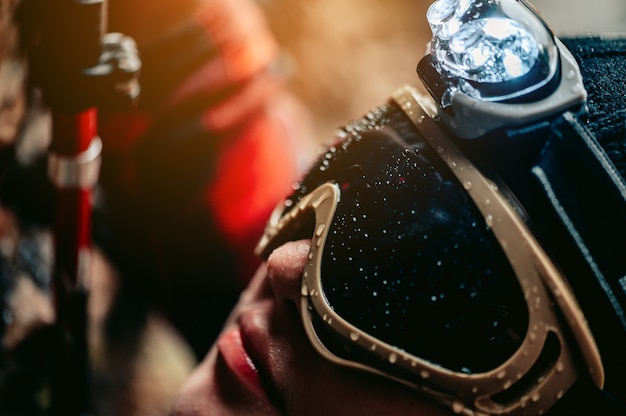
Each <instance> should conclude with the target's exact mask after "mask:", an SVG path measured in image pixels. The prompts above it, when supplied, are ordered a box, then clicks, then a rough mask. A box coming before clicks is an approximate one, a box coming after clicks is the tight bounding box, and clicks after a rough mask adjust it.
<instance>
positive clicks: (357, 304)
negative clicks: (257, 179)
mask: <svg viewBox="0 0 626 416" xmlns="http://www.w3.org/2000/svg"><path fill="white" fill-rule="evenodd" d="M436 111H437V109H436V107H435V106H434V103H433V102H432V100H431V99H430V97H424V96H422V95H420V94H419V93H417V92H416V91H415V90H414V89H412V88H410V87H405V88H402V89H400V90H398V91H397V92H395V93H394V94H393V96H392V98H391V100H390V102H389V103H388V104H387V105H385V106H383V107H381V108H379V109H377V110H375V111H373V112H372V113H370V114H369V115H368V116H367V117H365V118H364V119H363V120H361V121H359V122H355V123H354V124H352V125H350V126H348V127H346V128H345V129H344V130H342V131H341V133H340V135H339V139H338V140H337V142H336V143H335V144H334V145H333V146H330V147H329V148H328V150H327V152H326V153H325V154H323V155H322V156H321V157H320V159H319V161H318V163H317V164H316V165H315V166H314V167H313V168H312V170H311V171H310V173H309V175H307V176H306V177H305V178H304V179H303V180H302V181H301V182H300V183H299V187H298V189H296V190H295V192H294V193H293V195H291V196H290V197H289V198H288V199H287V200H286V201H285V202H284V204H281V205H280V206H279V207H278V208H277V209H276V211H275V212H274V214H273V215H272V217H271V219H270V221H269V223H268V226H267V228H266V232H265V235H264V236H263V238H262V240H261V242H260V243H259V246H258V248H257V252H258V253H259V254H260V255H261V256H263V257H267V256H268V255H269V254H270V252H271V251H272V250H273V249H274V248H276V247H278V246H279V245H280V244H282V243H284V242H286V241H289V240H295V239H299V238H311V239H312V242H311V250H310V253H309V256H308V262H307V264H306V266H305V269H304V272H303V277H302V308H301V309H302V320H303V323H304V327H305V329H306V333H307V335H308V337H309V339H310V341H311V343H312V344H313V346H314V347H315V348H316V349H317V350H318V351H319V352H320V354H322V355H323V356H324V357H325V358H327V359H328V360H330V361H332V362H334V363H337V364H339V365H342V366H346V367H351V368H355V369H360V370H365V371H368V372H371V373H375V374H378V375H381V376H384V377H387V378H390V379H393V380H396V381H399V382H401V383H403V384H407V385H410V386H412V387H414V388H415V389H417V390H419V391H421V392H423V393H424V394H426V395H429V396H430V397H432V398H434V399H435V400H436V401H438V402H440V403H443V404H444V405H446V406H448V407H449V408H451V409H452V410H453V411H454V412H456V413H458V414H503V413H506V414H521V413H526V412H527V413H529V414H541V413H543V412H544V411H545V410H547V409H548V408H550V407H551V406H552V405H553V404H554V403H555V402H556V401H557V400H559V399H560V398H561V397H562V396H563V395H564V394H565V392H566V391H567V390H568V389H569V388H570V387H571V386H572V385H573V384H574V382H575V381H576V380H577V379H579V378H581V377H590V378H591V380H592V381H593V382H594V383H595V384H596V385H597V386H599V387H601V386H602V384H603V379H604V373H603V368H602V363H601V360H600V357H599V353H598V350H597V347H596V344H595V342H594V339H593V337H592V335H591V333H590V331H589V328H588V326H587V324H586V320H585V318H584V316H583V313H582V311H581V310H580V308H579V306H578V304H577V301H576V299H575V298H574V295H573V293H572V291H571V290H570V288H569V286H568V284H567V283H566V279H565V278H564V276H562V275H561V273H560V271H559V269H558V268H557V267H556V266H555V265H554V264H553V262H552V261H551V259H550V257H549V256H548V255H547V254H546V252H545V251H544V249H543V248H542V246H541V244H540V243H539V241H538V239H537V238H536V237H535V236H534V234H533V232H532V230H531V229H530V228H529V225H528V223H527V220H526V218H525V217H524V214H523V211H522V209H521V208H520V207H519V206H518V204H517V203H516V202H515V200H514V198H513V197H512V196H511V195H510V194H509V193H508V192H507V191H506V188H505V187H504V186H503V185H502V184H497V183H496V179H495V178H490V177H487V176H486V175H485V174H483V173H482V172H481V171H480V170H479V169H478V168H477V167H476V166H475V165H474V164H472V162H471V161H470V160H469V159H468V158H467V157H466V156H465V155H464V154H463V153H462V152H461V151H460V150H459V149H458V148H457V147H456V146H455V144H454V143H453V141H452V140H451V138H450V136H449V133H448V132H447V131H446V130H444V129H442V128H441V126H440V125H439V124H438V123H437V122H436V121H435V119H436Z"/></svg>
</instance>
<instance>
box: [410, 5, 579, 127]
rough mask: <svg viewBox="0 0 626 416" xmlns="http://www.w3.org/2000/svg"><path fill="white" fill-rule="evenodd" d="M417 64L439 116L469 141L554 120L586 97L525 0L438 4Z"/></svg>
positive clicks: (566, 56)
mask: <svg viewBox="0 0 626 416" xmlns="http://www.w3.org/2000/svg"><path fill="white" fill-rule="evenodd" d="M427 18H428V22H429V24H430V27H431V30H432V33H433V37H432V40H431V42H430V47H429V50H430V53H429V54H428V55H427V56H426V57H424V58H423V59H422V61H421V62H420V64H419V65H418V74H419V75H420V78H421V79H422V81H423V83H424V86H425V87H426V88H427V89H428V91H429V92H430V94H431V95H432V96H433V98H434V99H435V101H436V103H437V105H438V106H439V109H440V111H439V116H440V117H441V119H442V121H443V122H444V124H446V125H447V126H448V128H449V129H450V130H452V132H453V133H454V135H455V136H458V137H461V138H476V137H479V136H483V135H484V134H486V133H488V132H490V131H492V130H495V129H498V128H501V127H504V126H512V125H513V126H514V125H522V124H525V123H530V122H533V121H536V120H539V119H543V118H545V117H547V116H549V115H550V114H559V113H562V112H563V111H565V110H566V109H569V108H571V107H573V106H575V105H577V104H580V103H583V102H584V101H585V99H586V92H585V89H584V87H583V84H582V77H581V76H580V71H579V70H578V66H577V64H576V62H575V60H574V59H573V57H572V56H571V54H570V53H569V52H568V51H567V50H566V49H565V48H564V47H563V46H562V44H561V43H560V41H559V40H558V39H556V38H555V37H554V35H553V34H552V32H551V30H550V29H549V27H548V26H547V25H546V23H545V22H544V21H543V20H542V19H541V17H540V16H539V14H538V13H537V12H536V11H535V10H534V8H532V7H531V6H530V5H529V4H528V3H527V2H526V1H524V0H474V1H472V0H437V1H436V2H435V3H433V4H432V5H431V6H430V8H429V9H428V12H427Z"/></svg>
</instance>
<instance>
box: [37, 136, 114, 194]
mask: <svg viewBox="0 0 626 416" xmlns="http://www.w3.org/2000/svg"><path fill="white" fill-rule="evenodd" d="M101 152H102V140H100V137H98V136H96V137H94V138H93V139H92V141H91V145H90V146H89V148H88V149H87V150H85V151H83V152H81V153H79V154H77V155H75V156H63V155H59V154H57V153H50V154H49V155H48V177H49V179H50V181H51V182H52V184H53V185H54V186H56V187H57V188H61V189H68V188H79V189H93V188H94V187H95V186H96V184H97V183H98V177H99V175H100V165H101V162H102V158H101Z"/></svg>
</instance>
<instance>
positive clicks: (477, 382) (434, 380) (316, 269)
mask: <svg viewBox="0 0 626 416" xmlns="http://www.w3.org/2000/svg"><path fill="white" fill-rule="evenodd" d="M391 100H392V102H394V103H395V104H397V105H398V106H399V107H400V108H401V109H402V110H403V111H404V113H405V114H406V115H407V116H408V117H409V119H410V120H411V121H412V122H413V123H414V125H415V127H416V128H417V129H418V131H419V132H420V134H421V136H422V137H423V138H424V140H426V142H427V143H428V144H429V145H430V146H432V147H433V149H436V151H437V153H438V154H439V156H440V157H441V158H442V160H444V161H445V163H446V164H447V165H448V166H449V168H450V169H451V171H452V172H453V174H454V175H455V176H456V178H457V179H458V180H459V182H460V183H461V184H462V185H463V187H464V188H465V190H466V191H467V192H468V194H469V195H470V197H471V198H472V200H473V201H474V203H475V204H476V206H477V207H478V208H479V210H480V212H481V213H482V215H483V216H484V218H485V221H486V222H487V224H488V225H489V226H490V228H491V229H492V231H493V233H494V235H495V237H496V239H497V240H498V242H499V244H500V245H501V246H502V248H503V250H504V252H505V254H506V256H507V258H508V260H509V262H510V264H511V266H512V268H513V270H514V272H515V274H516V276H517V279H518V281H519V284H520V286H521V289H522V291H523V293H524V295H525V299H526V303H527V306H528V312H529V321H528V331H527V333H526V336H525V338H524V340H523V341H522V344H521V346H520V348H519V349H518V350H517V351H516V352H515V353H514V354H513V355H512V356H511V357H510V358H509V359H508V360H507V361H506V362H504V363H503V364H502V365H500V366H499V367H497V368H494V369H493V370H491V371H488V372H484V373H475V374H465V373H460V372H455V371H451V370H448V369H446V368H443V367H441V366H438V365H435V364H433V363H430V362H428V361H426V360H423V359H421V358H419V357H416V356H414V355H412V354H408V353H406V352H405V351H402V350H400V349H398V348H395V347H394V346H393V345H390V344H387V343H385V342H382V341H380V340H378V339H376V338H374V337H372V336H370V335H369V334H367V333H365V332H363V331H362V330H360V329H359V328H357V327H355V326H354V325H352V324H350V323H349V322H347V321H346V320H344V319H343V318H342V317H341V316H339V315H338V314H337V313H335V312H334V311H333V309H332V308H331V307H330V305H328V303H327V302H326V298H325V296H324V295H323V288H322V282H321V262H322V252H323V249H324V245H325V242H326V237H327V235H328V232H329V227H330V224H331V222H332V219H333V217H334V214H335V208H336V206H337V204H338V203H339V199H340V197H341V195H340V194H341V192H340V189H339V187H338V186H337V185H335V184H331V183H326V184H324V185H322V186H320V187H318V188H317V189H316V190H314V191H313V192H311V193H309V194H307V195H306V196H305V197H304V198H302V199H301V200H300V201H299V202H298V204H297V205H296V206H294V207H292V209H291V210H290V211H289V212H287V213H286V214H284V215H283V212H284V205H282V206H280V207H279V208H277V209H276V211H275V212H274V214H273V215H272V217H271V218H270V221H269V223H268V225H267V227H266V230H265V234H264V236H263V238H262V239H261V241H260V243H259V245H258V247H257V253H259V254H260V255H261V256H264V257H266V256H268V255H269V253H270V251H271V250H272V249H274V248H276V247H277V246H278V245H280V244H281V243H283V242H285V241H287V239H289V238H290V237H289V236H290V235H291V232H293V231H294V230H295V229H296V228H298V227H299V226H301V225H302V224H303V223H304V222H305V221H306V220H307V219H310V218H311V217H312V215H313V216H314V217H315V225H314V231H313V236H312V242H311V249H310V252H309V256H308V261H307V263H306V265H305V268H304V272H303V278H302V305H301V306H302V308H301V309H302V315H303V316H302V320H303V323H304V327H305V329H306V333H307V335H308V337H309V339H310V341H311V343H312V344H313V346H314V347H315V348H316V349H317V351H319V353H320V354H322V355H323V356H324V357H325V358H327V359H328V360H330V361H332V362H334V363H337V364H339V365H342V366H347V367H351V368H356V369H360V370H364V371H367V372H370V373H375V374H379V375H381V376H384V377H386V378H391V379H393V380H396V381H398V382H400V383H403V384H406V385H409V386H411V387H413V388H415V389H417V390H419V391H421V392H423V393H424V394H426V395H427V396H429V397H431V398H433V399H435V400H436V401H438V402H439V403H441V404H443V405H444V406H447V407H449V408H450V409H452V410H453V411H454V412H455V413H457V414H463V415H499V414H510V415H520V414H534V415H537V414H542V413H544V412H545V411H547V409H549V408H550V407H551V406H552V405H554V404H555V403H556V402H557V401H558V400H559V399H560V398H561V397H562V396H563V395H564V394H565V392H566V391H567V390H568V389H569V388H570V387H571V386H572V385H573V384H574V382H575V381H576V380H577V379H578V378H579V377H580V374H579V369H578V368H577V365H576V364H575V362H576V361H577V360H576V358H575V357H578V356H581V357H582V359H583V361H584V363H585V364H586V366H587V369H586V371H588V373H589V376H590V377H591V379H592V380H593V382H594V383H595V384H596V385H597V386H598V387H600V388H601V387H602V386H603V383H604V370H603V367H602V362H601V359H600V355H599V352H598V349H597V346H596V344H595V341H594V339H593V336H592V334H591V331H590V330H589V328H588V325H587V322H586V319H585V317H584V315H583V313H582V311H581V309H580V307H579V306H578V303H577V301H576V299H575V297H574V295H573V293H572V291H571V289H570V288H569V286H568V284H567V283H566V280H565V278H564V277H563V276H562V275H561V273H560V272H559V270H558V269H557V268H556V267H555V265H554V264H553V263H552V261H551V260H550V258H549V257H548V256H547V254H546V253H545V252H544V250H543V249H542V248H541V246H540V244H539V243H538V242H537V240H536V238H535V237H534V236H533V234H532V233H531V231H530V230H529V229H528V227H527V226H526V224H525V223H524V221H523V219H522V218H521V217H520V215H519V214H518V213H517V212H516V211H515V209H514V208H513V206H512V205H511V204H510V203H509V202H508V200H507V198H506V197H505V196H504V195H503V194H502V193H501V192H500V191H499V189H498V187H497V186H496V184H495V183H494V182H493V181H491V180H489V179H488V178H486V177H485V176H484V175H483V174H482V173H481V172H480V171H479V170H478V169H477V168H476V167H475V166H474V165H473V164H472V163H471V162H470V161H469V160H468V159H467V158H466V157H465V156H464V155H463V154H462V153H461V152H460V150H459V149H458V148H457V147H456V146H455V145H454V144H453V142H452V140H451V139H450V137H449V136H448V133H447V132H446V131H445V130H443V129H442V128H441V127H440V126H439V125H438V124H437V122H436V107H435V106H434V103H433V102H432V100H430V98H429V97H425V96H422V95H420V94H418V93H417V91H416V90H415V89H413V88H412V87H408V86H406V87H403V88H401V89H399V90H397V91H396V92H395V93H394V94H393V95H392V98H391ZM290 231H291V232H290ZM557 309H558V311H557ZM558 315H560V316H562V317H563V319H559V317H558ZM314 319H321V321H322V325H326V326H327V327H328V329H329V330H330V331H331V332H334V333H335V334H337V335H339V336H340V337H342V338H343V339H344V340H345V343H346V344H347V345H351V346H352V348H360V349H362V350H364V351H369V352H371V353H372V354H375V355H377V356H379V357H380V358H381V359H382V360H385V361H386V362H387V363H386V364H387V365H393V366H398V367H399V368H400V369H402V370H403V371H405V372H409V373H411V374H414V375H415V377H414V379H413V380H412V381H408V380H406V379H404V378H399V377H397V376H394V375H391V374H389V373H387V372H385V371H383V370H380V369H377V368H374V367H372V366H369V365H365V364H362V363H359V362H356V361H350V360H348V359H345V358H341V357H339V356H337V355H336V354H334V353H333V352H331V351H330V350H328V349H327V348H326V347H325V346H324V344H323V342H322V341H321V340H320V338H319V336H318V334H317V333H316V330H315V328H314V325H313V320H314ZM563 321H564V322H563ZM564 325H565V326H564ZM549 334H553V335H554V336H556V339H557V340H558V342H559V343H560V351H559V355H558V357H557V359H556V360H555V361H554V362H553V363H552V364H550V365H549V366H548V367H547V368H544V369H543V371H541V372H540V373H539V375H537V376H536V377H535V380H531V381H530V382H529V380H527V378H528V377H525V376H527V374H528V373H529V372H530V371H531V369H532V368H533V366H534V364H535V363H536V362H537V361H538V359H539V356H540V354H541V353H542V351H543V349H544V345H545V342H546V340H547V338H548V335H549ZM572 339H573V340H574V341H575V344H576V345H575V346H573V347H572V346H570V345H569V344H572V342H571V340H572ZM568 340H570V341H569V342H568ZM576 354H579V355H576ZM583 371H584V370H583ZM522 378H524V383H525V384H524V386H525V389H522V392H521V393H518V394H515V395H514V396H513V397H512V398H508V399H507V400H506V402H504V403H503V402H502V401H501V400H494V396H495V395H497V394H499V393H502V392H506V391H510V390H511V388H512V387H514V386H515V385H516V383H518V382H519V381H520V380H521V379H522ZM416 380H417V381H416Z"/></svg>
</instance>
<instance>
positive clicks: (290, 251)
mask: <svg viewBox="0 0 626 416" xmlns="http://www.w3.org/2000/svg"><path fill="white" fill-rule="evenodd" d="M310 248H311V240H299V241H290V242H287V243H285V244H283V245H282V246H280V247H278V248H277V249H275V250H274V251H273V252H272V254H270V256H269V257H268V259H267V278H268V280H269V282H270V286H271V287H272V291H273V293H274V297H275V298H276V300H277V301H279V302H287V303H293V304H295V306H296V307H297V308H298V309H299V308H300V298H301V297H302V295H301V292H302V290H301V285H302V272H303V270H304V265H305V264H306V261H307V257H308V254H309V249H310Z"/></svg>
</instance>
